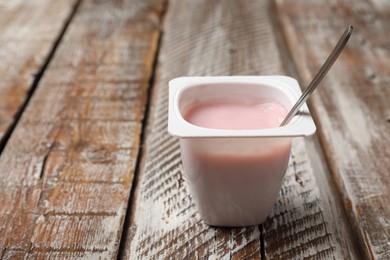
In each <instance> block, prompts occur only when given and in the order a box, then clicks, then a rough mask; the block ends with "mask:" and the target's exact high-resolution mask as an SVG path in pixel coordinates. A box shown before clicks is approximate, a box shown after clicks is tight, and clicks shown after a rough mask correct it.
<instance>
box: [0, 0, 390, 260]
mask: <svg viewBox="0 0 390 260" xmlns="http://www.w3.org/2000/svg"><path fill="white" fill-rule="evenodd" d="M348 24H352V25H354V26H355V31H354V34H353V35H352V38H351V40H350V42H349V44H348V46H347V48H346V50H345V51H344V52H343V54H342V55H341V57H340V58H339V60H338V61H337V62H336V64H335V65H334V67H333V68H332V70H331V71H330V72H329V74H328V75H327V76H326V78H325V79H324V80H323V82H322V83H321V86H320V87H319V89H318V90H317V91H316V92H315V93H314V94H313V96H312V97H311V99H310V102H309V106H310V109H311V111H312V114H313V116H314V118H315V122H316V124H317V128H318V129H317V133H316V135H315V136H314V137H312V138H306V139H303V138H297V139H295V141H294V144H293V150H292V155H291V158H290V163H289V167H288V171H287V174H286V176H285V181H284V185H283V188H282V190H281V192H280V195H279V197H278V199H277V202H276V203H275V206H274V209H273V212H272V213H271V215H270V217H269V218H268V219H267V220H266V222H265V223H263V224H262V225H259V226H254V227H247V228H233V229H232V228H213V227H209V226H207V225H206V224H204V223H203V221H202V220H201V218H200V216H199V214H198V212H197V210H196V208H195V206H194V203H193V202H192V200H191V196H190V195H189V192H188V187H187V184H186V182H185V181H184V179H183V169H182V166H181V162H180V152H179V146H178V140H177V139H176V138H173V137H170V136H169V135H168V133H167V131H166V128H167V102H168V98H167V92H168V87H167V82H168V81H169V80H170V79H172V78H174V77H177V76H189V75H200V76H202V75H269V74H284V75H290V76H293V77H295V78H297V79H298V80H299V81H300V83H301V86H303V87H304V86H306V85H307V84H308V83H309V81H310V79H311V78H312V77H313V75H314V74H315V73H316V72H317V70H318V69H319V67H320V65H321V64H322V63H323V62H324V60H325V58H326V57H327V55H328V54H329V53H330V51H331V49H332V48H333V46H334V45H335V43H336V42H337V40H338V38H339V36H340V35H341V33H342V32H343V31H344V29H345V28H346V26H347V25H348ZM389 29H390V2H389V1H387V0H354V1H348V0H336V1H328V0H318V1H306V0H298V1H297V0H276V1H260V0H258V1H249V0H245V1H233V0H225V1H216V0H212V1H210V0H198V1H193V0H171V1H152V0H148V1H145V0H121V1H104V0H100V1H97V0H95V1H92V0H55V1H51V0H37V1H6V0H0V140H1V141H0V152H1V156H0V259H22V258H23V259H26V258H27V259H35V258H39V259H46V258H50V259H74V258H84V259H112V258H116V257H119V258H124V259H166V258H168V259H390V34H389Z"/></svg>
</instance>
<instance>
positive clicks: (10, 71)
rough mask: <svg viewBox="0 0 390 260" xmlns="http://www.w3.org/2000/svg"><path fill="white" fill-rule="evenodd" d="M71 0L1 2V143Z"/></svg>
mask: <svg viewBox="0 0 390 260" xmlns="http://www.w3.org/2000/svg"><path fill="white" fill-rule="evenodd" d="M77 2H79V1H77V0H72V1H64V0H59V1H50V0H41V1H28V2H26V1H1V2H0V46H1V48H0V61H1V62H0V144H2V143H3V142H5V141H6V140H3V138H7V136H5V135H6V133H7V131H10V130H11V129H10V128H12V126H13V124H14V123H15V117H17V114H18V112H19V111H20V109H21V107H22V105H23V103H24V102H25V100H26V98H27V97H28V95H29V91H31V90H32V89H33V88H34V86H33V85H34V82H35V81H37V80H38V79H39V77H40V73H41V71H42V70H43V69H44V67H45V66H46V63H47V61H48V59H49V56H50V55H51V52H52V51H53V48H55V46H56V44H55V41H56V39H58V38H59V37H60V35H61V31H62V30H63V28H64V27H65V26H66V23H67V20H68V19H69V17H70V16H71V14H72V11H73V9H74V8H75V6H76V4H77Z"/></svg>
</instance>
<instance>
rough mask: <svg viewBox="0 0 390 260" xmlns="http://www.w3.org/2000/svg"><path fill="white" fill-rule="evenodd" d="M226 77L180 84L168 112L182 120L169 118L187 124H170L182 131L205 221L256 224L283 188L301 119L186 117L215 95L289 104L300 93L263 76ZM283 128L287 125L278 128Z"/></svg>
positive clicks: (195, 195)
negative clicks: (215, 122) (237, 125)
mask: <svg viewBox="0 0 390 260" xmlns="http://www.w3.org/2000/svg"><path fill="white" fill-rule="evenodd" d="M199 78H209V79H216V78H217V79H218V77H199ZM223 78H224V79H225V81H223V80H222V77H221V78H220V79H221V80H222V81H220V82H218V80H217V81H214V82H208V81H207V80H204V79H203V80H204V81H202V80H200V82H197V84H184V82H181V83H182V84H178V85H182V86H183V85H184V86H185V87H182V88H180V87H178V88H177V90H178V91H176V94H175V95H174V96H170V102H174V103H175V105H174V106H172V107H170V110H172V109H173V110H176V111H170V117H171V116H173V115H171V113H173V112H175V115H174V116H176V117H177V118H176V119H177V120H178V121H180V122H172V121H170V122H169V124H174V123H176V124H183V125H181V126H179V127H178V128H179V130H178V131H176V132H175V130H173V129H172V128H171V129H169V130H170V133H171V134H173V135H176V136H179V137H181V138H180V148H181V158H182V162H183V166H184V174H185V177H186V181H187V183H188V186H189V189H190V192H191V196H192V199H193V200H194V202H195V204H196V206H197V208H198V210H199V213H200V215H201V217H202V218H203V220H204V221H205V223H207V224H209V225H212V226H249V225H258V224H260V223H262V222H263V221H264V220H265V219H266V218H267V216H268V215H269V214H270V212H271V210H272V207H273V204H274V203H275V201H276V198H277V196H278V193H279V191H280V189H281V185H282V182H283V177H284V175H285V172H286V169H287V165H288V161H289V157H290V151H291V143H292V137H294V136H297V134H296V133H295V134H292V135H289V134H288V132H289V131H288V126H289V125H294V124H299V122H298V121H299V119H297V118H295V119H294V120H292V121H291V122H290V124H289V125H287V128H285V127H277V128H270V129H259V130H223V129H209V128H203V127H198V126H195V125H192V124H190V123H189V122H187V121H186V120H185V115H186V113H187V112H188V111H189V110H190V109H191V108H192V107H193V106H195V105H197V104H201V103H205V102H212V101H215V100H219V101H220V100H234V101H238V102H240V101H245V100H246V101H247V100H248V99H249V100H272V101H277V102H279V103H281V104H283V105H284V106H285V107H286V108H287V109H290V108H291V107H292V106H293V103H294V100H296V99H297V98H298V97H299V93H297V94H296V95H294V94H292V93H288V91H286V90H284V89H283V87H275V86H273V85H272V84H266V83H264V84H263V83H261V81H260V83H257V82H258V81H253V82H251V81H250V80H249V81H245V80H243V81H240V80H239V79H240V77H238V80H237V81H235V82H231V81H229V80H227V81H226V79H231V77H223ZM253 78H255V77H253ZM181 79H182V78H181ZM195 79H198V78H196V77H195ZM251 79H252V78H251ZM241 80H242V78H241ZM211 81H212V80H211ZM195 82H196V80H195ZM271 82H272V80H271ZM193 83H194V82H193ZM173 85H174V84H173ZM282 85H283V84H282ZM172 89H173V88H172ZM170 91H171V87H170ZM298 91H299V92H300V90H299V86H298ZM309 117H310V115H309ZM310 119H311V117H310ZM313 125H314V124H313ZM282 128H285V129H284V131H281V130H280V129H282ZM314 130H315V126H314ZM178 132H182V134H181V135H180V134H179V133H178ZM292 132H294V131H292ZM186 135H187V136H186ZM301 135H304V134H301Z"/></svg>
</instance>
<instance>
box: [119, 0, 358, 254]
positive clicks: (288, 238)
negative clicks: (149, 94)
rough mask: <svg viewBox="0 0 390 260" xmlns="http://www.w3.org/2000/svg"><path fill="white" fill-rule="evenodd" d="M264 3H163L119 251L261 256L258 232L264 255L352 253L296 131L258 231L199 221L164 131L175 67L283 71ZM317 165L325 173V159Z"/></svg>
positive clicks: (202, 71) (196, 71)
mask: <svg viewBox="0 0 390 260" xmlns="http://www.w3.org/2000/svg"><path fill="white" fill-rule="evenodd" d="M188 10H190V12H188ZM270 10H271V9H270V3H269V2H265V1H223V2H220V1H198V2H196V3H195V2H194V1H170V4H169V6H168V11H167V15H166V20H165V27H164V37H163V44H162V49H161V52H160V55H159V67H158V73H157V77H156V82H155V84H154V89H153V101H152V107H151V110H150V113H149V118H148V131H147V132H146V133H147V134H146V140H145V145H144V146H143V147H144V151H143V154H142V163H141V166H140V172H139V173H138V174H139V176H138V182H137V186H136V187H137V188H136V190H135V193H134V197H133V198H132V201H133V203H132V214H131V216H129V217H130V219H129V226H128V227H127V228H128V233H127V239H126V244H125V252H124V256H125V257H127V258H131V259H144V258H152V259H158V258H170V257H172V258H177V259H185V258H201V259H205V258H209V259H230V258H233V259H244V258H246V259H259V258H261V254H262V249H261V244H262V243H263V242H262V241H261V240H262V239H261V237H262V236H263V235H264V239H265V244H266V246H267V248H268V249H269V248H271V246H272V251H267V252H266V257H268V258H271V259H272V258H282V257H284V256H289V257H291V259H294V258H299V257H305V256H307V257H316V258H318V259H327V258H335V259H343V258H353V257H355V256H356V255H357V253H356V251H357V250H356V248H354V245H353V243H352V242H351V237H350V234H349V232H350V230H349V225H348V223H347V222H346V221H345V218H343V215H342V214H343V212H342V211H340V210H334V209H336V208H337V197H334V196H333V195H334V194H332V193H330V192H329V191H330V189H322V188H321V187H320V186H319V184H318V182H317V181H316V179H315V176H314V173H313V166H312V164H318V163H319V164H320V165H322V164H321V161H320V160H318V159H317V158H315V160H312V159H311V158H310V157H309V155H308V151H307V150H306V148H305V144H304V140H303V139H297V140H296V142H295V144H294V148H293V155H292V160H291V163H290V167H289V170H288V173H287V176H286V182H285V184H284V187H283V190H282V192H281V194H280V197H279V199H278V201H277V203H276V205H275V209H274V212H273V215H272V216H271V218H269V219H268V220H267V221H266V223H265V224H264V231H262V227H257V226H255V227H248V228H237V229H225V228H212V227H209V226H207V225H206V224H204V223H203V221H202V220H201V219H200V216H199V215H198V212H197V210H196V208H195V206H194V204H193V202H192V200H191V197H190V195H189V191H188V188H187V185H186V183H185V181H184V180H183V175H182V171H183V170H182V167H181V163H180V152H179V145H178V141H177V140H176V139H175V138H172V137H170V136H169V135H168V133H167V131H166V129H167V102H168V95H167V93H168V87H167V86H168V84H167V83H168V81H169V80H170V79H172V78H174V77H177V76H183V75H232V74H243V75H245V74H247V75H248V74H249V75H260V74H283V73H284V71H285V69H284V64H283V62H282V59H281V57H280V52H279V50H278V47H277V42H276V36H275V35H274V34H273V30H274V28H273V25H272V24H271V22H270V16H272V15H273V14H272V13H270ZM316 149H317V147H315V148H313V147H311V148H310V150H309V151H310V152H311V153H318V151H316ZM321 167H322V166H321ZM321 167H318V166H317V167H316V168H321ZM323 172H325V173H326V174H327V173H328V172H326V167H325V166H324V167H322V168H321V173H323ZM324 185H329V183H328V182H325V183H324ZM323 193H324V194H323ZM324 195H325V196H324ZM340 208H341V209H342V207H339V208H338V209H340ZM338 222H340V223H338ZM125 228H126V227H125ZM344 231H345V232H347V233H344ZM281 236H283V238H282V239H281V240H280V241H278V238H281ZM349 251H350V252H349ZM324 252H325V253H324Z"/></svg>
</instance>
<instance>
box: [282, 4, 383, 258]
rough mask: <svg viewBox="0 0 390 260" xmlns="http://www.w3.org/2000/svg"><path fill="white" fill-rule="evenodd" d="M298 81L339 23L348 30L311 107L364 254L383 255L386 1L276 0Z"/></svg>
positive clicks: (312, 68) (315, 63)
mask: <svg viewBox="0 0 390 260" xmlns="http://www.w3.org/2000/svg"><path fill="white" fill-rule="evenodd" d="M277 5H278V10H279V16H280V17H281V21H282V24H283V28H284V31H285V33H286V37H287V39H288V45H289V48H290V49H291V50H292V53H293V58H294V61H295V63H296V65H297V67H298V70H299V72H300V73H299V74H300V77H301V78H302V82H304V83H308V82H309V80H310V78H311V77H312V76H313V75H314V73H316V70H317V69H318V68H319V66H320V64H321V63H322V62H323V60H324V59H325V58H326V56H327V55H328V53H329V52H330V51H331V49H332V46H333V45H334V44H335V43H336V41H337V39H338V37H339V34H341V33H342V31H343V30H344V28H345V27H346V25H347V24H352V25H354V26H355V27H356V28H355V32H354V35H353V37H352V39H351V41H350V43H349V44H348V47H347V49H346V50H345V52H344V54H343V55H342V56H341V57H340V59H339V61H337V62H336V64H335V65H334V68H333V69H332V70H331V72H330V73H329V75H328V76H327V77H326V78H325V80H324V82H323V83H322V84H323V86H322V87H320V88H319V90H318V91H317V93H315V94H314V96H313V100H312V103H311V104H312V109H313V111H314V112H315V115H316V119H317V122H319V125H320V126H321V128H320V131H319V133H320V136H321V139H322V143H323V146H324V148H325V150H326V155H327V159H328V161H329V163H330V167H331V170H332V173H333V175H334V177H335V180H336V183H337V185H338V188H339V191H340V193H341V194H342V196H343V202H344V206H345V208H346V210H347V212H348V213H349V217H350V221H351V223H353V226H354V228H355V229H356V231H357V232H358V234H359V238H360V241H361V245H362V248H363V249H364V251H365V256H366V257H367V258H372V259H374V258H375V259H388V258H389V257H390V244H389V241H390V222H389V220H390V206H389V205H390V182H389V180H390V156H389V155H390V150H389V147H390V135H389V133H390V128H389V127H390V124H389V115H390V103H389V96H390V89H389V87H388V86H389V82H390V81H389V80H390V66H389V64H388V61H389V60H390V46H389V44H388V43H389V41H390V36H389V34H388V31H389V28H390V19H389V17H390V6H389V3H388V1H364V0H359V1H354V2H350V1H342V0H341V1H337V2H335V3H330V2H329V1H316V2H315V3H314V2H312V3H310V2H307V1H287V0H286V1H284V0H280V1H278V2H277Z"/></svg>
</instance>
